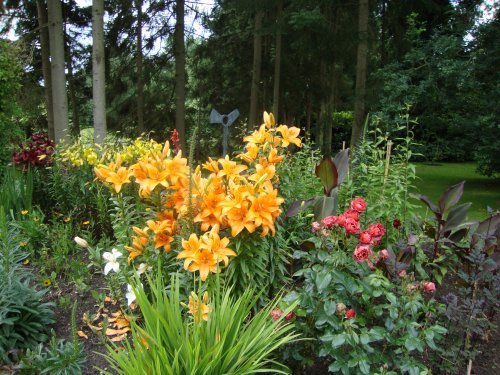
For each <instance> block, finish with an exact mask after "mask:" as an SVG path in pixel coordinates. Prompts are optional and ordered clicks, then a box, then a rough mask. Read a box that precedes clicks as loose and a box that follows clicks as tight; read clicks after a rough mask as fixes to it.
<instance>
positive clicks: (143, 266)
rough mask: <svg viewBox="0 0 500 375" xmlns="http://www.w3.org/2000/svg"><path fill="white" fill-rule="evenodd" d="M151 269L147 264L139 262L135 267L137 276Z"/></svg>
mask: <svg viewBox="0 0 500 375" xmlns="http://www.w3.org/2000/svg"><path fill="white" fill-rule="evenodd" d="M150 269H151V266H148V265H147V264H146V263H141V264H139V267H137V271H135V273H136V274H137V276H141V275H142V274H143V273H144V272H146V271H149V270H150Z"/></svg>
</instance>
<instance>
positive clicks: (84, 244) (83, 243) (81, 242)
mask: <svg viewBox="0 0 500 375" xmlns="http://www.w3.org/2000/svg"><path fill="white" fill-rule="evenodd" d="M73 240H74V241H75V242H76V244H77V245H78V246H80V247H83V248H84V249H86V248H87V247H89V244H88V242H87V241H85V240H84V239H83V238H80V237H78V236H76V237H75V238H73Z"/></svg>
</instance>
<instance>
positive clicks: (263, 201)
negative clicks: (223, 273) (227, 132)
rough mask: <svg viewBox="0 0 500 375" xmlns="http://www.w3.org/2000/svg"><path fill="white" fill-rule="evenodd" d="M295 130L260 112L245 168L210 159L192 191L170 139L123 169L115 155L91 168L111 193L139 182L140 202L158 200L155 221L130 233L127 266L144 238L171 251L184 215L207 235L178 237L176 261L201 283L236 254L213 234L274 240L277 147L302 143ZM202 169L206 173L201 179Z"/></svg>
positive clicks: (277, 200)
mask: <svg viewBox="0 0 500 375" xmlns="http://www.w3.org/2000/svg"><path fill="white" fill-rule="evenodd" d="M299 132H300V130H299V129H298V128H296V127H288V126H286V125H280V126H276V124H275V121H274V117H273V115H272V114H268V113H264V124H262V125H261V126H260V128H259V129H258V130H256V131H255V132H253V134H251V135H250V136H248V137H245V139H244V140H245V142H246V146H245V152H244V153H242V154H240V155H238V158H239V159H241V160H243V162H245V163H246V164H241V163H237V162H236V161H233V160H231V159H230V158H229V157H227V156H226V158H224V159H222V158H221V159H218V160H217V161H215V160H213V159H211V158H209V159H208V161H207V162H206V163H205V164H203V165H202V166H198V167H196V169H195V170H194V171H192V173H191V179H192V180H191V182H192V183H191V188H190V187H189V185H190V184H189V178H190V177H189V176H190V173H189V167H188V164H187V160H186V159H185V158H183V157H182V154H181V152H179V153H178V154H177V155H176V156H172V153H171V150H170V147H169V143H168V142H166V143H165V145H164V147H163V148H162V149H160V148H158V147H156V146H155V147H151V148H150V149H149V151H148V152H146V153H144V154H143V155H142V156H140V157H138V158H137V159H136V162H135V164H131V163H125V164H128V165H129V166H125V165H123V164H124V163H123V161H124V159H123V158H124V157H125V156H124V153H117V154H116V157H115V159H114V160H112V161H110V162H108V163H101V164H99V165H98V166H96V167H94V170H95V173H96V175H97V178H98V179H100V180H101V181H103V182H107V183H109V184H111V185H112V186H113V188H114V190H115V192H116V193H119V192H120V191H121V190H122V187H123V185H124V184H128V183H131V182H132V181H133V182H134V183H136V184H138V185H139V194H140V196H141V198H143V199H145V200H150V199H152V196H153V193H154V192H155V193H154V196H155V197H160V198H161V207H158V205H156V208H155V209H156V211H157V212H156V216H157V220H156V221H153V220H149V221H148V222H147V227H145V228H143V229H140V228H137V227H134V228H133V229H134V232H135V235H134V237H133V238H132V246H129V247H126V249H127V250H128V251H129V253H130V254H129V262H130V261H132V260H133V259H135V258H136V257H138V256H139V255H141V254H142V253H143V252H144V249H145V248H146V246H147V245H148V244H149V243H150V240H149V236H150V235H152V236H154V239H153V241H152V242H151V243H154V247H155V249H158V248H163V249H164V250H165V251H167V252H168V251H170V244H171V242H172V241H173V236H174V234H176V233H177V229H178V228H177V226H178V225H177V222H178V220H180V219H181V218H187V215H188V214H192V215H193V216H192V217H193V218H194V222H195V223H199V226H200V229H201V231H202V232H206V233H205V234H203V235H202V236H201V237H199V238H198V236H197V235H196V234H194V233H193V234H191V236H190V238H189V240H183V241H182V247H183V251H181V252H180V253H179V254H178V259H185V260H184V267H185V269H187V270H189V271H191V272H195V271H199V273H200V277H201V279H202V280H203V281H205V280H206V278H207V276H208V274H209V273H210V272H219V263H220V262H223V263H224V265H225V266H227V265H228V262H229V259H228V256H236V253H234V251H233V250H231V249H229V248H227V245H228V244H229V239H228V238H222V239H221V238H220V237H219V231H222V230H224V229H226V228H227V229H230V231H231V235H232V236H233V237H235V236H237V235H238V234H239V233H241V232H242V231H243V230H244V229H246V230H247V231H248V232H249V233H253V232H255V231H256V230H257V229H258V228H260V229H261V236H265V235H267V234H268V233H269V232H271V233H272V234H273V235H274V234H275V226H274V222H275V220H276V218H277V217H278V216H279V215H280V213H281V209H280V206H281V204H282V203H283V201H284V200H283V198H281V197H279V196H278V190H277V189H276V188H275V186H276V185H277V183H278V176H277V175H276V165H277V164H278V163H279V162H281V161H282V160H283V158H284V153H283V152H284V151H283V148H285V147H287V146H288V145H290V144H294V145H296V146H298V147H300V146H301V141H300V139H299V138H298V134H299ZM134 155H136V154H134ZM202 169H204V170H206V171H208V172H209V175H208V176H205V177H204V176H203V175H202ZM157 193H159V194H157Z"/></svg>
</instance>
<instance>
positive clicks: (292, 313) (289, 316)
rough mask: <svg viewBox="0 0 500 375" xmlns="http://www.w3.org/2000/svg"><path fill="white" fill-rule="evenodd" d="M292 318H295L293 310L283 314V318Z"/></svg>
mask: <svg viewBox="0 0 500 375" xmlns="http://www.w3.org/2000/svg"><path fill="white" fill-rule="evenodd" d="M293 318H295V313H294V312H293V311H290V312H289V313H288V314H286V315H285V320H292V319H293Z"/></svg>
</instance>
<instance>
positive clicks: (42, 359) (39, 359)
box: [21, 303, 85, 375]
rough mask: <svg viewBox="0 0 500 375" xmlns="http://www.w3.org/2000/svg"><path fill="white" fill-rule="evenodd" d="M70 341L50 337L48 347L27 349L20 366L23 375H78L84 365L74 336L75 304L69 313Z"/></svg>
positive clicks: (80, 346) (81, 351) (76, 337)
mask: <svg viewBox="0 0 500 375" xmlns="http://www.w3.org/2000/svg"><path fill="white" fill-rule="evenodd" d="M71 331H72V332H71V333H72V338H71V341H66V340H64V339H59V340H57V339H56V337H55V336H52V339H51V340H50V342H49V344H48V345H44V344H38V346H36V347H35V348H34V349H32V350H30V349H28V350H27V352H26V356H25V357H24V358H23V361H22V364H21V369H22V370H21V374H23V375H30V374H33V375H44V374H47V375H78V374H81V373H82V367H83V365H84V363H85V356H84V353H83V347H82V345H81V344H80V342H79V341H78V336H77V334H76V303H75V304H74V305H73V309H72V312H71Z"/></svg>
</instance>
